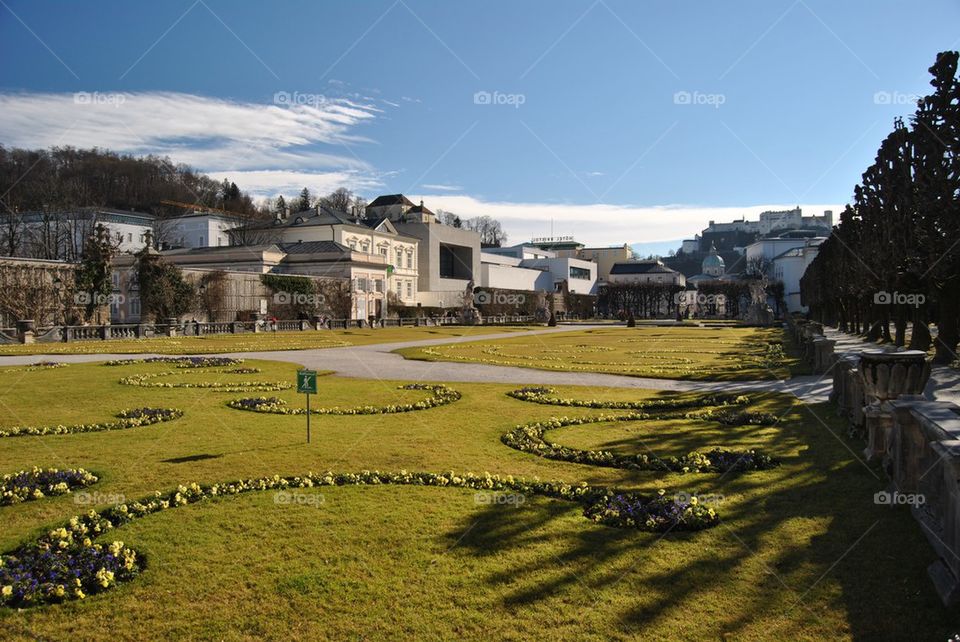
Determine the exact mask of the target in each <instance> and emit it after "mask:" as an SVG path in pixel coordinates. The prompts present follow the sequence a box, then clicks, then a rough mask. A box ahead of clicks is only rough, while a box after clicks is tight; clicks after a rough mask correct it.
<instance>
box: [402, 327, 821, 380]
mask: <svg viewBox="0 0 960 642" xmlns="http://www.w3.org/2000/svg"><path fill="white" fill-rule="evenodd" d="M787 343H788V339H787V335H786V333H785V332H784V330H782V329H781V328H745V327H739V328H735V327H730V328H695V327H669V328H662V327H636V328H619V327H618V328H594V329H591V330H580V331H572V332H564V333H561V334H551V335H540V336H535V337H523V338H515V339H510V338H508V339H497V340H492V341H480V342H469V343H457V344H451V345H441V346H430V347H422V348H403V349H401V350H398V352H399V353H400V354H402V355H403V356H404V357H406V358H408V359H421V360H426V361H465V362H470V363H488V364H494V365H504V366H521V367H525V368H537V369H541V370H562V371H569V372H602V373H609V374H621V375H630V376H635V377H653V378H661V379H695V380H700V379H711V380H754V379H770V378H773V377H776V378H785V377H788V376H789V375H790V374H803V373H805V370H804V368H803V367H802V366H801V364H800V363H799V361H798V359H797V358H796V357H795V356H793V355H791V354H790V352H789V346H788V345H787ZM777 346H781V347H782V350H781V351H778V347H777Z"/></svg>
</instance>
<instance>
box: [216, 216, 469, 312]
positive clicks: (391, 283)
mask: <svg viewBox="0 0 960 642" xmlns="http://www.w3.org/2000/svg"><path fill="white" fill-rule="evenodd" d="M231 233H232V235H233V236H234V237H236V239H237V241H238V243H237V244H243V245H251V244H253V245H259V244H268V243H280V244H295V243H314V242H318V241H332V242H333V243H336V244H339V245H341V246H343V247H344V248H346V249H348V250H349V251H350V252H353V253H355V254H357V255H363V256H365V257H366V258H365V259H364V260H363V261H362V262H364V263H366V264H369V265H374V266H378V267H377V268H376V269H375V270H374V272H375V273H371V274H369V275H360V277H362V278H360V280H357V278H355V279H354V283H355V284H359V285H370V284H372V286H373V287H377V284H378V283H380V286H379V287H380V288H381V289H380V290H379V291H376V290H371V291H370V292H367V291H366V290H362V291H361V290H358V291H357V297H356V299H357V301H358V302H360V301H364V300H368V303H367V307H368V309H371V310H374V312H368V313H367V314H364V315H360V313H359V312H358V313H357V314H358V318H365V317H366V316H369V315H370V314H374V315H375V316H378V317H379V316H381V314H382V311H383V310H384V308H383V307H382V304H379V303H376V302H375V300H376V299H379V298H384V297H385V296H386V292H387V290H389V291H391V292H393V293H394V294H396V296H397V299H398V300H399V302H400V303H401V304H403V305H416V303H417V301H418V300H419V298H418V297H419V294H420V291H419V283H418V280H419V254H420V244H419V242H418V239H417V238H415V237H412V236H407V235H405V234H402V233H400V232H399V231H398V230H397V228H396V227H395V226H394V224H393V223H392V222H391V221H390V220H389V219H384V218H363V217H362V216H359V215H351V214H348V213H346V212H338V211H335V210H332V209H329V208H327V207H323V206H318V207H316V208H314V209H309V210H304V211H302V212H297V213H295V214H290V215H288V216H287V217H286V218H281V219H277V220H275V221H272V222H268V223H261V224H256V225H249V226H245V227H239V228H235V229H233V230H231ZM383 270H385V275H384V276H383V278H382V283H381V277H380V274H379V271H383ZM353 276H354V277H357V275H353ZM384 283H385V285H383V284H384ZM462 291H463V289H462V288H461V292H462ZM363 294H374V295H379V297H378V296H373V297H364V296H361V295H363ZM451 303H452V299H451ZM358 305H359V303H358Z"/></svg>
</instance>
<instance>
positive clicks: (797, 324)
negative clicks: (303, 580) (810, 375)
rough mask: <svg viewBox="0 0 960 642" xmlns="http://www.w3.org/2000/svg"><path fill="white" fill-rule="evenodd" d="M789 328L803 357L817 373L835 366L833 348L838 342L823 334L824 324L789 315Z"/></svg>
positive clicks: (824, 371) (823, 372)
mask: <svg viewBox="0 0 960 642" xmlns="http://www.w3.org/2000/svg"><path fill="white" fill-rule="evenodd" d="M787 328H788V329H789V330H790V332H791V334H792V335H793V341H794V343H796V345H797V347H798V349H799V350H800V356H801V359H802V360H803V362H804V363H805V364H807V365H808V366H810V368H812V369H813V372H814V373H816V374H826V373H828V372H829V371H830V368H831V367H832V366H833V363H834V361H833V349H834V347H835V346H836V345H837V342H836V341H834V340H832V339H828V338H827V337H826V336H824V334H823V324H821V323H817V322H815V321H805V320H794V319H793V318H792V317H787Z"/></svg>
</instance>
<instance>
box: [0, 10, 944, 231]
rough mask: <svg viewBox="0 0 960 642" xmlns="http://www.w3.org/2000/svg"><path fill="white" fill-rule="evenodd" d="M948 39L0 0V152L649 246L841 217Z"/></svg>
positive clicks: (813, 17) (671, 22)
mask: <svg viewBox="0 0 960 642" xmlns="http://www.w3.org/2000/svg"><path fill="white" fill-rule="evenodd" d="M958 26H960V5H958V4H957V3H956V2H946V1H943V2H940V1H931V2H924V3H922V4H918V5H908V4H905V3H903V2H902V1H899V0H898V1H884V0H880V1H875V0H871V1H869V2H853V1H847V2H821V1H815V0H762V1H759V0H758V1H753V2H728V3H716V2H656V3H652V2H635V1H630V2H627V1H620V0H602V1H597V2H591V1H585V2H579V1H578V2H572V1H570V2H563V1H559V2H558V1H525V2H506V1H504V2H448V1H442V2H441V1H436V2H419V1H415V0H402V1H401V0H397V1H395V2H394V1H392V0H386V1H379V0H377V1H369V2H336V3H333V2H283V1H278V2H269V3H267V2H265V3H254V2H244V1H234V2H227V1H219V0H202V1H194V0H175V1H167V2H154V3H146V2H97V1H93V2H85V3H74V2H46V1H43V0H40V1H37V0H32V1H30V2H25V1H17V0H2V2H0V60H3V61H4V64H3V65H2V66H0V103H2V104H0V142H2V143H3V144H5V145H8V146H28V147H39V146H48V145H52V144H73V145H79V146H91V145H93V144H97V145H100V146H103V147H109V148H113V149H117V150H119V151H129V152H132V153H150V152H155V153H166V154H169V155H170V156H171V157H172V158H173V159H174V160H179V161H183V162H188V163H190V164H192V165H195V166H197V167H198V168H200V169H202V170H205V171H208V172H211V173H213V174H214V175H215V176H218V177H220V176H227V177H230V178H231V179H233V180H235V182H237V183H238V184H239V185H240V186H241V187H243V188H245V189H248V190H251V191H254V192H255V193H257V194H262V195H270V194H275V193H277V192H278V191H286V192H288V193H289V192H292V191H295V190H296V189H297V188H298V187H299V186H301V185H309V186H310V187H311V188H312V189H314V190H315V191H320V192H322V191H326V190H329V189H332V188H333V187H336V186H338V185H344V186H346V187H349V188H351V189H354V190H355V191H357V192H359V193H361V194H364V195H366V196H370V197H372V196H375V195H377V194H380V193H394V192H403V193H406V194H408V195H410V196H411V197H413V198H421V197H422V198H424V200H425V201H426V202H427V204H428V205H429V206H431V207H432V208H434V209H437V208H443V209H447V210H450V211H455V212H457V213H459V214H461V215H463V216H473V215H477V214H484V213H487V214H491V215H494V216H497V217H499V218H501V219H503V221H504V223H505V225H506V227H507V230H508V232H510V234H511V237H512V239H513V240H517V241H519V240H522V239H524V238H527V237H529V236H531V235H534V234H536V235H546V234H549V233H550V231H551V228H552V229H553V231H554V233H556V234H574V235H576V236H577V237H578V238H581V239H582V240H584V241H586V242H587V243H590V244H602V245H608V244H617V243H622V242H630V243H647V244H650V247H660V246H661V245H663V244H664V243H667V244H672V243H673V241H674V240H675V239H679V238H682V237H684V236H689V235H690V234H692V233H693V232H695V231H696V230H698V229H700V228H701V227H703V225H705V224H706V222H707V220H709V219H710V218H714V219H716V220H723V219H731V218H734V217H737V216H739V215H741V214H743V215H747V216H748V217H755V216H756V214H757V213H758V212H759V211H760V210H762V209H764V208H766V207H778V206H779V207H792V206H794V205H797V204H800V205H802V206H804V208H805V209H806V210H809V212H810V213H819V211H818V210H821V209H824V208H830V207H833V208H837V207H839V205H840V204H842V203H844V202H846V200H847V199H848V198H849V196H850V194H851V192H852V188H853V185H854V184H855V182H856V181H857V180H858V179H859V176H860V173H861V172H862V171H863V170H864V169H865V168H866V166H867V164H868V163H869V162H870V161H871V160H872V158H873V156H874V154H875V151H876V148H877V145H878V143H879V141H880V140H881V139H882V137H883V136H884V135H885V134H886V133H887V132H888V131H889V130H890V128H891V127H892V120H893V118H894V117H895V116H898V115H908V114H909V113H911V112H912V104H911V103H910V97H911V96H912V95H915V94H922V93H925V92H926V90H927V88H928V84H927V82H928V75H927V73H926V69H927V68H928V67H929V66H930V65H931V64H932V62H933V60H934V57H935V54H936V53H937V52H938V51H940V50H945V49H950V48H954V49H955V48H957V47H958V46H960V28H958ZM78 92H82V93H78ZM484 92H486V93H484ZM487 98H489V100H486V99H487Z"/></svg>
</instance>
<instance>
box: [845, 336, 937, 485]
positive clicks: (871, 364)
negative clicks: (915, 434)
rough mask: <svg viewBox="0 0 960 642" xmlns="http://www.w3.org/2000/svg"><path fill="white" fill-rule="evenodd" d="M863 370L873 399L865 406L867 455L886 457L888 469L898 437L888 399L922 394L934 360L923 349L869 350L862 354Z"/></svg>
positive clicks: (865, 386) (867, 392)
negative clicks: (931, 360)
mask: <svg viewBox="0 0 960 642" xmlns="http://www.w3.org/2000/svg"><path fill="white" fill-rule="evenodd" d="M859 370H860V377H861V379H862V380H863V392H864V397H865V398H866V401H868V402H869V403H868V404H867V405H866V406H865V407H864V409H863V414H864V419H865V424H866V429H867V448H866V450H865V451H864V456H865V457H866V458H867V459H868V460H869V459H875V458H880V459H884V460H885V465H884V467H885V468H886V467H887V465H888V464H889V462H887V461H886V458H887V456H888V453H889V452H890V445H891V443H892V442H893V440H894V439H896V437H895V436H894V435H893V434H892V432H893V414H892V413H893V408H892V407H891V406H890V404H889V403H888V402H889V401H891V400H893V399H897V398H899V397H901V396H903V395H915V396H918V395H922V394H923V389H924V388H925V387H926V385H927V380H928V379H929V378H930V363H929V362H928V361H927V355H926V353H925V352H921V351H920V350H904V351H901V352H887V351H885V350H865V351H864V352H861V353H860V364H859Z"/></svg>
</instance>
